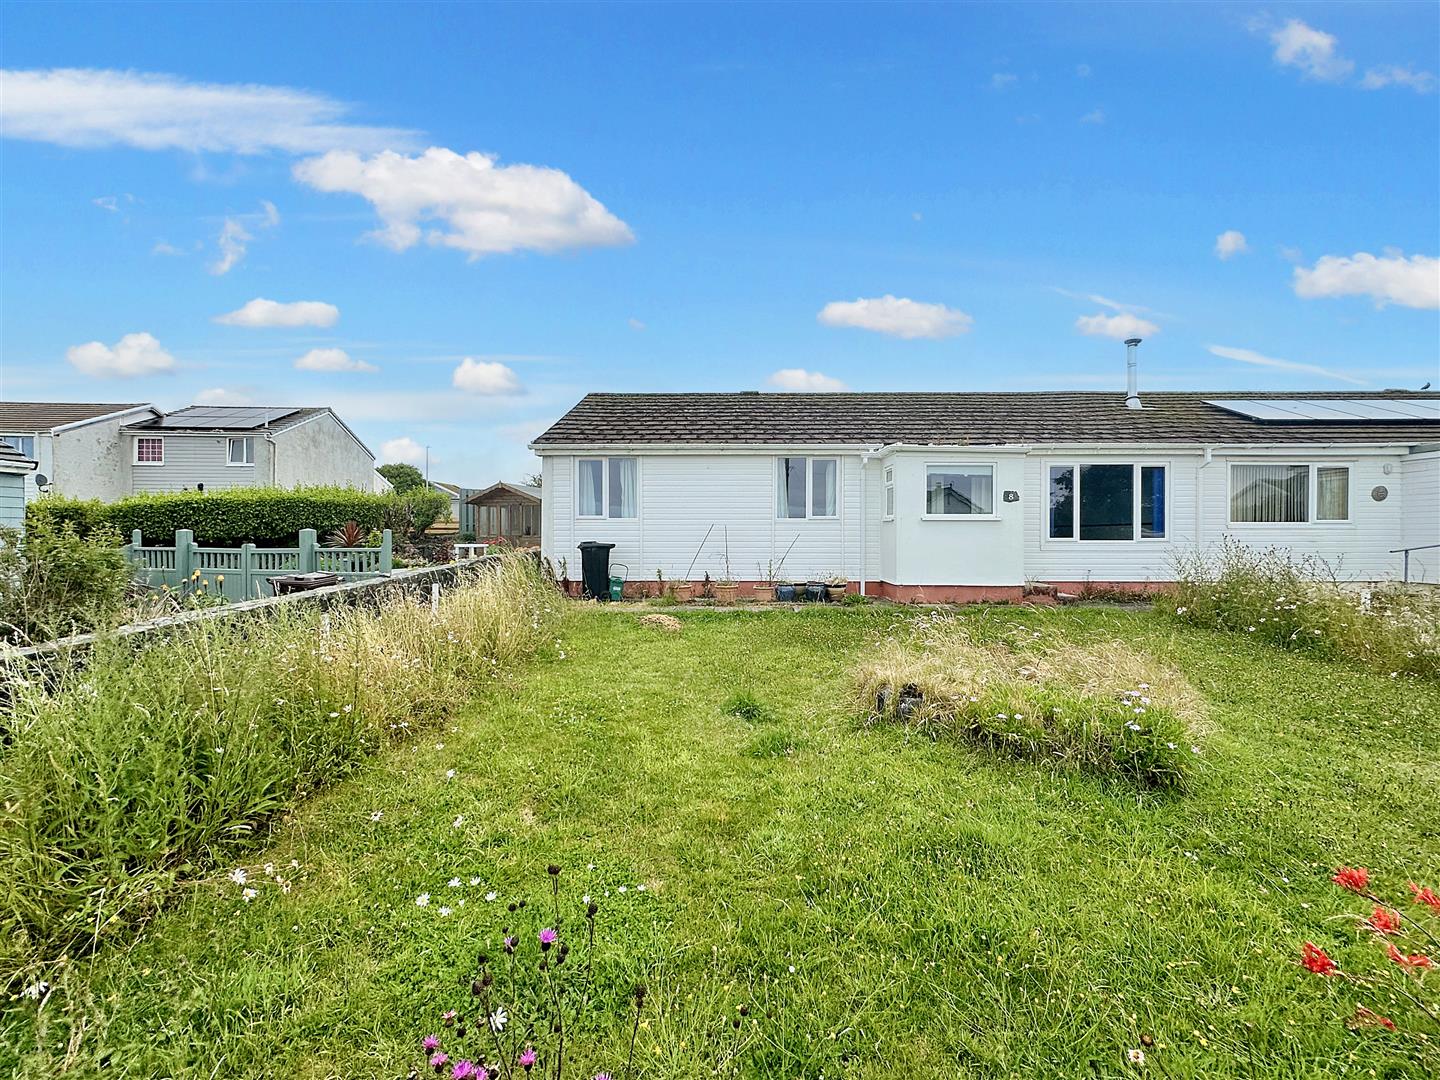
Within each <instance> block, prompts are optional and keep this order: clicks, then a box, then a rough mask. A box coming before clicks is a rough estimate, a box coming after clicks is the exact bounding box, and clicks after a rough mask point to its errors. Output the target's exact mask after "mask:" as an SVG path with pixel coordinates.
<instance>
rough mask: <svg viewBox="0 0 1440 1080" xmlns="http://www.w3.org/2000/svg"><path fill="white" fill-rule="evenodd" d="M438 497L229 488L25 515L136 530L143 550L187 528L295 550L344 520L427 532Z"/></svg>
mask: <svg viewBox="0 0 1440 1080" xmlns="http://www.w3.org/2000/svg"><path fill="white" fill-rule="evenodd" d="M449 505H450V503H449V500H448V499H447V498H446V497H445V496H444V495H442V494H440V493H439V492H437V491H429V490H426V489H420V490H418V491H412V492H409V493H408V494H405V495H395V494H385V495H379V494H375V493H373V492H368V491H358V490H356V489H354V488H338V487H312V488H293V489H285V488H234V489H232V490H229V491H213V492H201V491H174V492H163V493H152V494H144V495H131V496H128V497H127V498H124V499H120V500H119V501H117V502H113V503H100V502H95V501H85V500H75V499H62V498H56V497H50V498H45V499H39V500H36V501H35V502H33V503H31V504H30V505H29V506H28V507H27V508H26V522H27V526H29V525H33V524H34V523H36V522H39V521H51V522H55V523H63V522H67V521H68V522H72V523H74V525H75V527H76V529H77V531H79V532H80V533H81V535H89V534H90V533H91V532H94V531H96V530H98V529H101V528H105V527H109V528H113V529H115V530H116V531H118V532H119V534H120V535H121V536H122V537H125V538H126V539H128V538H129V537H130V534H131V533H132V532H133V531H134V530H136V529H139V530H140V534H141V536H142V537H143V539H144V541H145V543H147V544H170V543H173V542H174V538H175V533H176V531H177V530H179V529H189V530H191V531H192V532H193V533H194V534H195V540H196V542H197V543H199V544H207V545H217V546H239V545H240V544H245V543H253V544H262V545H271V546H288V545H290V544H293V543H294V541H295V537H296V536H297V534H298V533H299V532H300V530H301V529H314V530H315V531H316V532H317V533H319V534H321V535H322V536H323V535H326V534H328V533H330V532H332V531H334V530H335V529H337V528H339V527H340V526H342V525H344V524H345V523H346V522H347V521H354V522H356V523H357V524H358V525H359V526H360V527H361V528H364V529H380V528H388V529H391V530H393V531H394V532H395V533H396V534H397V536H400V537H402V538H406V537H412V536H415V535H418V534H419V533H422V532H424V531H425V529H427V528H429V527H430V526H431V525H433V524H434V523H435V522H436V521H437V520H439V519H440V517H441V516H442V515H444V514H445V513H446V512H447V511H448V509H449Z"/></svg>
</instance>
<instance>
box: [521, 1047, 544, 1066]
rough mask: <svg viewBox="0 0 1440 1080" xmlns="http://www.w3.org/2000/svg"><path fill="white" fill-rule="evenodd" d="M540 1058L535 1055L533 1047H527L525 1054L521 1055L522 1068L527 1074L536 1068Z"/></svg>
mask: <svg viewBox="0 0 1440 1080" xmlns="http://www.w3.org/2000/svg"><path fill="white" fill-rule="evenodd" d="M538 1056H539V1055H537V1054H536V1053H535V1048H534V1047H533V1046H527V1047H525V1052H524V1053H523V1054H521V1055H520V1062H519V1064H520V1067H521V1068H522V1069H524V1070H525V1071H526V1072H529V1071H530V1070H531V1069H533V1068H534V1067H535V1061H536V1059H537V1058H538Z"/></svg>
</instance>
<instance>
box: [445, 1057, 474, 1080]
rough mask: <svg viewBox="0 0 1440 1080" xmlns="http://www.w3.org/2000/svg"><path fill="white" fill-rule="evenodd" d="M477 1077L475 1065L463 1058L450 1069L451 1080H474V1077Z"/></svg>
mask: <svg viewBox="0 0 1440 1080" xmlns="http://www.w3.org/2000/svg"><path fill="white" fill-rule="evenodd" d="M479 1075H480V1072H479V1070H478V1069H476V1068H475V1063H474V1062H473V1061H467V1060H465V1059H463V1058H462V1059H461V1060H460V1061H457V1062H455V1064H454V1065H452V1066H451V1068H450V1078H451V1080H475V1077H477V1076H479Z"/></svg>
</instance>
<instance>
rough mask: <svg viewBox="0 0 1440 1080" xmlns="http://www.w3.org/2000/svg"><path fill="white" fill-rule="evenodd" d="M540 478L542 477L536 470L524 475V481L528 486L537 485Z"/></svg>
mask: <svg viewBox="0 0 1440 1080" xmlns="http://www.w3.org/2000/svg"><path fill="white" fill-rule="evenodd" d="M541 479H542V477H541V476H540V474H539V473H538V472H532V473H531V474H530V475H529V476H527V477H525V483H526V485H527V486H528V487H539V486H540V481H541Z"/></svg>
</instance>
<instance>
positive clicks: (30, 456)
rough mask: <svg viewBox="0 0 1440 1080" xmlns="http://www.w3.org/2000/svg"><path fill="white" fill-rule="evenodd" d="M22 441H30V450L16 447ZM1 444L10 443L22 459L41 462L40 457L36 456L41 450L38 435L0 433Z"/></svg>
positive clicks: (13, 432) (25, 432)
mask: <svg viewBox="0 0 1440 1080" xmlns="http://www.w3.org/2000/svg"><path fill="white" fill-rule="evenodd" d="M22 439H23V440H28V441H29V443H30V449H29V450H26V449H25V448H24V447H23V446H17V445H16V443H18V442H20V441H21V440H22ZM12 440H13V441H12ZM0 442H3V443H8V444H9V445H10V447H11V448H12V449H14V450H15V452H16V453H17V454H19V455H20V456H21V457H24V458H26V459H27V460H29V461H39V460H40V459H39V458H38V457H36V454H37V452H38V451H39V449H40V440H39V437H38V436H37V434H36V433H35V432H33V431H8V432H0Z"/></svg>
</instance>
